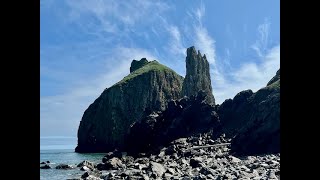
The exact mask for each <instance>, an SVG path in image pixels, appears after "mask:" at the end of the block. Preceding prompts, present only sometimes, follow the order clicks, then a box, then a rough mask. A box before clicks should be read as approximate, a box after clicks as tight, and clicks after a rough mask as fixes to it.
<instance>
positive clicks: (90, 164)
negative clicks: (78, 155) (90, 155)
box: [77, 161, 95, 170]
mask: <svg viewBox="0 0 320 180" xmlns="http://www.w3.org/2000/svg"><path fill="white" fill-rule="evenodd" d="M83 166H86V167H87V168H89V169H90V170H92V169H94V166H95V164H94V163H93V162H90V161H82V162H81V163H79V164H78V165H77V167H83Z"/></svg>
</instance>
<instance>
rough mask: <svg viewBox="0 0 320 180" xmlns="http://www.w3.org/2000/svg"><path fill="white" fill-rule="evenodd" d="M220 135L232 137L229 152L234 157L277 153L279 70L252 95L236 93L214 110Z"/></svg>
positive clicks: (278, 147)
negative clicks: (218, 123)
mask: <svg viewBox="0 0 320 180" xmlns="http://www.w3.org/2000/svg"><path fill="white" fill-rule="evenodd" d="M218 114H219V117H220V120H221V123H222V127H223V128H222V132H225V133H226V134H227V135H229V136H235V138H234V139H233V140H232V142H231V151H233V152H235V153H238V154H242V155H245V154H263V153H278V152H280V69H279V70H278V72H277V74H276V76H275V77H273V78H272V80H271V81H269V83H268V84H267V86H266V87H264V88H261V89H260V90H258V91H257V92H256V93H252V91H251V90H247V91H243V92H240V93H238V94H237V95H236V96H235V98H234V99H233V100H226V101H225V102H224V103H222V104H221V106H219V107H218Z"/></svg>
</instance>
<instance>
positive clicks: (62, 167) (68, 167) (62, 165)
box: [56, 164, 72, 169]
mask: <svg viewBox="0 0 320 180" xmlns="http://www.w3.org/2000/svg"><path fill="white" fill-rule="evenodd" d="M56 169H72V166H70V165H68V164H59V165H58V166H56Z"/></svg>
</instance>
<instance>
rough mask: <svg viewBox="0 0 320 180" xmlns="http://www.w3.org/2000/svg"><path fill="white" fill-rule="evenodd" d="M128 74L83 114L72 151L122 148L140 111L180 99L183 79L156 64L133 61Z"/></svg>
mask: <svg viewBox="0 0 320 180" xmlns="http://www.w3.org/2000/svg"><path fill="white" fill-rule="evenodd" d="M130 71H131V73H130V74H129V75H128V76H126V77H124V78H123V79H122V80H121V81H120V82H118V83H116V84H115V85H113V86H112V87H110V88H107V89H105V90H104V92H103V93H102V94H101V95H100V96H99V97H98V98H97V99H96V100H95V101H94V102H93V103H92V104H91V105H90V106H89V107H88V109H87V110H86V111H85V112H84V114H83V117H82V120H81V122H80V126H79V129H78V146H77V147H76V152H109V151H112V150H114V149H115V148H122V147H123V146H124V135H125V134H126V133H127V130H128V129H129V126H130V125H131V124H132V123H133V122H135V121H137V120H139V119H140V118H141V117H142V115H143V113H144V111H161V110H165V108H166V107H167V102H168V101H170V100H172V99H178V98H179V97H181V94H180V93H181V87H182V82H183V77H182V76H180V75H178V74H177V73H175V72H174V71H173V70H171V69H170V68H168V67H166V66H164V65H162V64H160V63H159V62H157V61H151V62H148V61H147V60H146V59H145V58H143V59H141V60H140V61H135V60H134V61H133V62H132V66H131V68H130Z"/></svg>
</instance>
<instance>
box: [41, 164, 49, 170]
mask: <svg viewBox="0 0 320 180" xmlns="http://www.w3.org/2000/svg"><path fill="white" fill-rule="evenodd" d="M40 169H51V166H50V165H49V164H45V165H44V166H40Z"/></svg>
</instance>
